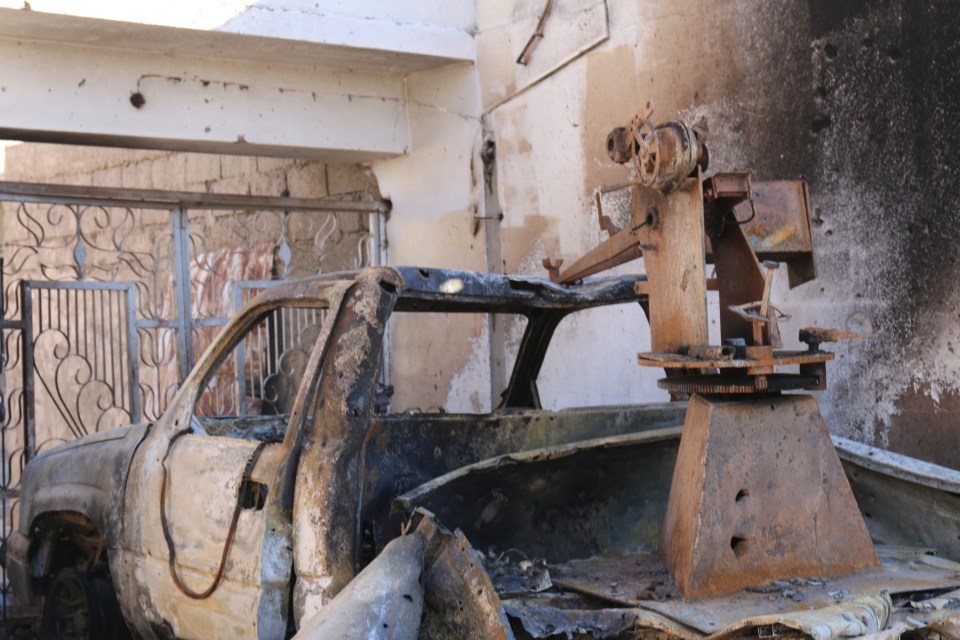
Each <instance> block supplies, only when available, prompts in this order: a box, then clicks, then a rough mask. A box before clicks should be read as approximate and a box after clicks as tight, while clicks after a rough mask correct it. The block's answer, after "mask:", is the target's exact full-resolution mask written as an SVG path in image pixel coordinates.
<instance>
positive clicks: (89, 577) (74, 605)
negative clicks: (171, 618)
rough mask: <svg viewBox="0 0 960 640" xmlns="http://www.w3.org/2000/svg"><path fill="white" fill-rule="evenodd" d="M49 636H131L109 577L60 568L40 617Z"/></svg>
mask: <svg viewBox="0 0 960 640" xmlns="http://www.w3.org/2000/svg"><path fill="white" fill-rule="evenodd" d="M40 622H41V626H42V630H43V637H44V638H47V639H48V640H53V639H54V638H62V639H68V640H94V639H97V638H103V639H104V640H123V639H125V638H129V637H130V633H129V632H128V631H127V626H126V624H125V623H124V621H123V616H122V615H121V614H120V606H119V605H118V604H117V597H116V595H115V594H114V592H113V585H112V584H110V580H109V578H107V577H105V576H102V575H97V574H94V573H84V572H80V571H77V570H75V569H61V570H60V571H59V572H58V573H57V575H56V576H54V578H53V581H52V582H51V583H50V587H49V588H48V589H47V594H46V596H45V597H44V599H43V610H42V612H41V618H40Z"/></svg>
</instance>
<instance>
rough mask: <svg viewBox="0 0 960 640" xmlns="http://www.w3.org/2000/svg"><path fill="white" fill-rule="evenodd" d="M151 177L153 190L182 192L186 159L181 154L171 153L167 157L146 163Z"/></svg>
mask: <svg viewBox="0 0 960 640" xmlns="http://www.w3.org/2000/svg"><path fill="white" fill-rule="evenodd" d="M147 163H148V166H149V167H150V173H151V175H152V182H153V188H154V189H163V190H165V191H182V190H183V188H184V177H185V168H184V167H185V165H186V158H185V157H184V154H182V153H172V154H170V155H168V156H163V157H160V158H157V159H156V160H153V161H149V160H148V161H147Z"/></svg>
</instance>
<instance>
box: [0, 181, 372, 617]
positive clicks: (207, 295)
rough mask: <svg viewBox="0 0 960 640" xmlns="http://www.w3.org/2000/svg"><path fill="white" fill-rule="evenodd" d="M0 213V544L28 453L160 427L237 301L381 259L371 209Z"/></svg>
mask: <svg viewBox="0 0 960 640" xmlns="http://www.w3.org/2000/svg"><path fill="white" fill-rule="evenodd" d="M0 203H3V206H4V230H5V240H4V260H3V279H2V281H0V288H2V290H3V295H2V302H3V315H2V319H0V330H2V333H3V339H2V347H3V354H4V355H5V363H4V369H3V371H4V374H5V378H6V390H5V392H4V394H3V406H4V407H5V408H6V412H5V415H4V416H3V418H4V422H3V432H2V438H0V456H2V460H3V468H2V472H0V498H2V502H3V504H2V507H3V510H2V514H0V538H2V539H3V540H6V537H7V535H8V534H9V532H10V531H11V530H12V527H13V526H16V520H17V510H16V505H17V497H18V495H19V494H18V491H19V485H20V472H21V471H22V469H23V466H24V465H25V464H26V463H27V462H28V461H29V460H30V459H31V458H32V457H33V456H35V455H36V454H37V453H40V452H42V451H44V450H45V449H46V448H49V447H51V446H53V445H55V444H57V443H60V442H64V441H67V440H70V439H73V438H76V437H80V436H82V435H85V434H87V433H92V432H95V431H101V430H104V429H109V428H112V427H115V426H119V425H122V424H127V423H130V422H136V421H139V420H151V419H154V418H156V417H158V416H159V415H160V414H161V413H162V412H163V410H164V408H165V407H166V405H167V403H168V402H169V400H170V399H172V397H173V394H174V393H175V392H176V389H177V387H178V385H179V383H180V382H181V381H182V380H183V379H184V378H185V377H186V375H187V374H188V372H189V370H190V368H191V367H192V366H193V363H194V360H195V357H196V355H197V354H198V353H199V352H201V351H202V350H203V349H204V348H205V347H206V346H207V345H208V344H209V342H210V340H211V339H212V338H213V337H214V336H215V335H216V333H217V332H218V331H219V329H220V327H222V325H223V324H224V323H225V322H226V321H227V320H228V319H229V317H230V316H231V315H232V314H233V313H234V312H235V311H236V309H237V308H239V306H240V305H241V303H242V302H244V301H246V299H248V298H249V297H250V294H252V293H255V292H256V291H258V290H260V289H262V288H265V287H268V286H271V285H272V284H275V283H276V282H278V281H282V280H287V279H290V278H295V277H303V276H308V275H313V274H316V273H321V272H328V271H334V270H350V269H356V268H360V267H363V266H367V265H370V264H380V263H382V258H383V253H384V251H385V241H384V239H383V238H384V235H383V225H384V215H383V214H384V213H385V212H386V207H385V205H384V204H383V203H382V202H380V201H375V200H364V201H357V200H350V201H341V200H330V199H327V200H305V199H298V198H286V197H277V198H265V197H251V196H228V195H218V194H200V193H172V192H161V191H141V190H127V189H102V188H90V187H71V186H56V185H38V184H24V183H4V182H0ZM2 578H3V582H2V584H3V585H4V592H3V596H4V597H3V600H2V606H3V611H2V613H3V619H4V620H6V619H7V618H8V614H9V613H10V612H9V611H8V603H7V598H6V595H7V594H6V591H5V585H6V576H5V575H4V576H2Z"/></svg>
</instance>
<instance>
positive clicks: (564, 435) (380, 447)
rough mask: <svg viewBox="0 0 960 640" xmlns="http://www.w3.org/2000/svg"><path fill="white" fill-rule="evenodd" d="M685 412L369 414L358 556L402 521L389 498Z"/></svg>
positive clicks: (678, 418)
mask: <svg viewBox="0 0 960 640" xmlns="http://www.w3.org/2000/svg"><path fill="white" fill-rule="evenodd" d="M685 411H686V403H676V402H673V403H657V404H649V405H630V406H610V407H600V408H576V409H565V410H562V411H542V410H536V409H529V410H510V411H498V412H496V413H493V414H488V415H472V414H423V413H407V414H391V415H387V416H376V417H374V419H373V420H372V423H371V426H370V430H369V432H368V433H367V436H366V439H365V441H364V446H363V451H362V453H361V456H362V465H363V469H364V470H365V471H364V473H363V482H364V487H363V499H362V504H363V507H362V522H363V530H364V531H365V533H366V534H367V536H368V540H367V545H366V546H365V549H364V551H365V553H377V552H379V551H380V549H382V548H383V545H385V544H386V543H387V542H389V541H390V540H391V539H392V538H393V537H394V536H396V535H397V532H398V531H400V526H401V525H402V524H403V522H404V521H405V519H406V517H405V516H404V515H403V514H394V516H393V517H391V515H390V502H391V500H393V499H394V498H395V497H396V496H397V495H398V494H402V493H404V492H406V491H410V490H411V489H413V488H414V487H417V486H419V485H421V484H423V483H425V482H428V481H430V480H433V479H434V478H437V477H439V476H441V475H443V474H445V473H449V472H451V471H453V470H455V469H458V468H460V467H463V466H464V465H469V464H474V463H476V462H479V461H481V460H484V459H486V458H492V457H495V456H500V455H505V454H507V453H510V452H519V451H528V450H531V449H538V448H542V447H549V446H557V445H562V444H568V443H573V442H578V441H582V440H590V439H595V438H602V437H607V436H612V435H622V434H625V433H635V432H640V431H652V430H654V429H663V428H667V427H675V426H677V427H678V425H680V424H682V423H683V416H684V413H685ZM679 436H680V432H679V428H677V429H676V437H677V439H679ZM673 449H674V450H675V449H676V446H674V447H673ZM667 481H668V482H669V477H667ZM442 521H444V522H446V521H445V520H442ZM468 535H469V534H468ZM471 539H472V538H471ZM371 558H372V556H369V557H366V558H365V560H367V561H369V560H370V559H371Z"/></svg>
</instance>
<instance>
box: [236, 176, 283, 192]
mask: <svg viewBox="0 0 960 640" xmlns="http://www.w3.org/2000/svg"><path fill="white" fill-rule="evenodd" d="M286 178H287V177H286V175H285V174H284V173H283V172H274V173H255V174H253V175H250V176H246V177H245V178H244V179H245V180H246V182H247V183H248V185H249V191H246V190H245V191H243V192H241V193H250V194H252V195H255V196H279V195H280V194H281V193H283V190H284V189H286V188H287V179H286Z"/></svg>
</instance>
